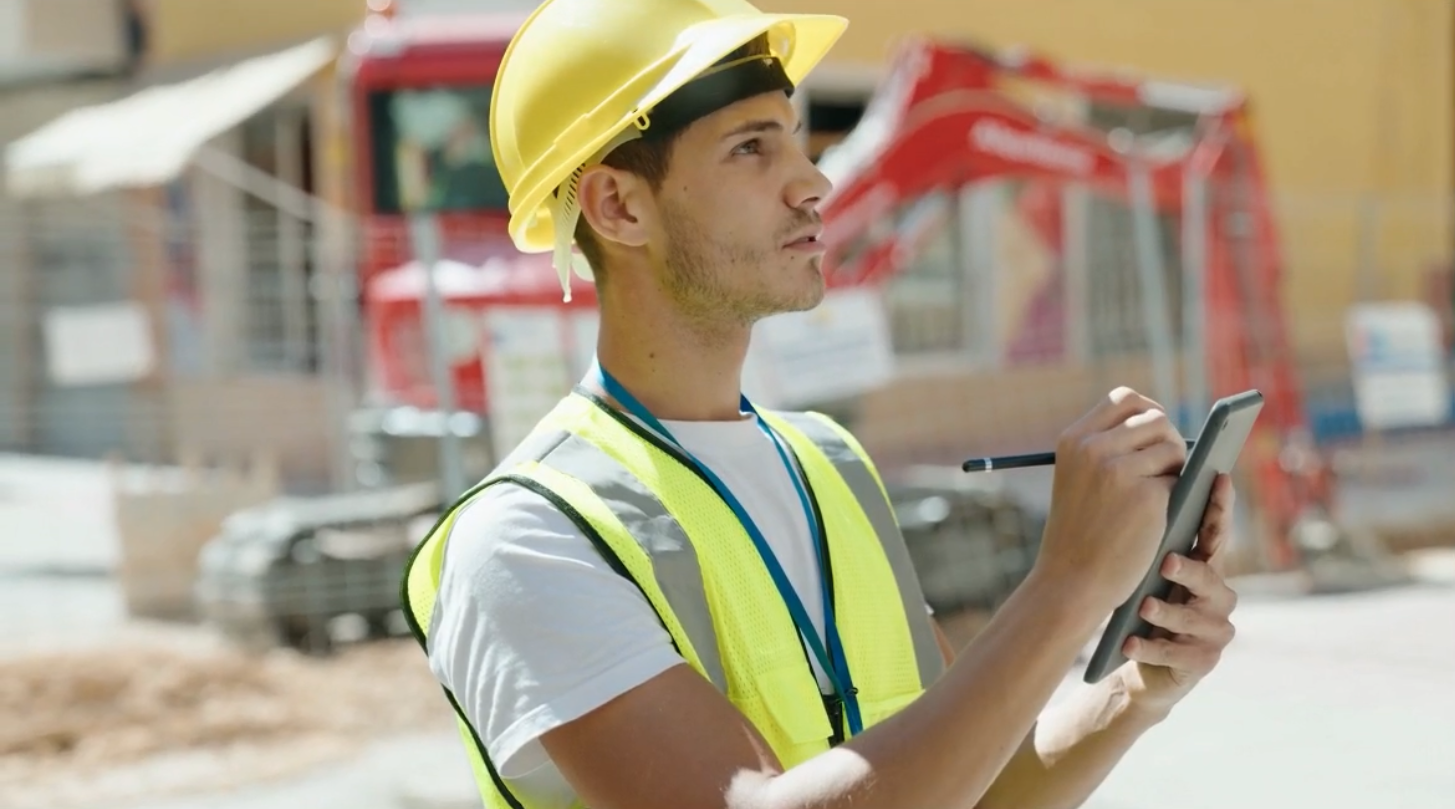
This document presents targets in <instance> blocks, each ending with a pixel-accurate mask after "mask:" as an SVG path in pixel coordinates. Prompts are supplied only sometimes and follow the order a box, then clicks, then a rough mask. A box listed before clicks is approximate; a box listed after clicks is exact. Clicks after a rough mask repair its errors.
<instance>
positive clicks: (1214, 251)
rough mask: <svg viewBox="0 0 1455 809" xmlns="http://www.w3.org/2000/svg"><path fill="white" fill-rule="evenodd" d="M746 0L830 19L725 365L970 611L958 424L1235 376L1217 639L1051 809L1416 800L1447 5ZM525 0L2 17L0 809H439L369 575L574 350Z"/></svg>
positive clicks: (1445, 468)
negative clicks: (796, 237)
mask: <svg viewBox="0 0 1455 809" xmlns="http://www.w3.org/2000/svg"><path fill="white" fill-rule="evenodd" d="M758 5H759V6H760V7H761V8H763V9H764V10H768V11H788V10H792V11H820V12H834V13H841V14H845V15H847V16H848V17H850V19H851V26H850V28H849V30H848V32H847V34H846V35H845V37H844V38H843V40H842V41H841V42H840V44H839V46H838V47H837V49H836V51H835V52H834V53H833V55H832V57H831V59H830V61H829V62H827V63H825V64H824V65H823V66H822V67H821V68H820V69H819V70H818V71H817V72H816V73H815V74H814V75H813V76H811V77H810V78H809V79H808V80H807V81H806V82H805V84H804V85H803V87H802V88H801V89H800V91H799V92H798V93H796V94H795V96H794V99H795V102H796V103H797V104H798V105H799V111H800V114H801V115H802V116H803V118H804V121H805V123H806V126H805V127H804V138H805V144H806V146H807V148H809V150H810V151H811V153H812V154H813V156H814V158H815V159H816V160H818V161H819V164H820V166H821V167H822V168H823V170H824V171H825V173H827V174H828V175H829V176H830V177H831V178H832V179H833V181H834V183H835V191H834V194H833V196H832V197H831V198H830V199H829V200H828V201H826V203H825V206H824V208H823V211H824V215H825V221H826V225H827V228H828V230H827V233H826V238H827V239H828V240H829V243H830V253H829V256H828V260H827V265H826V266H827V269H828V274H829V279H830V286H831V291H830V294H829V296H828V298H827V299H826V301H825V303H824V304H823V305H822V306H821V307H820V308H819V309H818V310H816V311H814V312H812V313H807V314H802V315H792V316H781V317H777V318H773V319H770V320H768V321H764V322H763V323H762V324H761V325H760V327H759V333H758V334H757V335H756V338H755V343H754V348H753V352H752V355H751V356H750V361H749V367H748V380H747V385H748V387H749V388H750V390H749V392H750V393H751V394H752V395H754V396H755V397H756V398H757V399H758V400H759V401H760V402H762V403H766V404H769V405H771V406H779V407H792V408H812V409H818V410H822V411H825V412H830V413H832V414H834V415H835V416H837V417H838V418H840V419H842V420H844V421H845V422H846V423H848V424H849V425H850V426H851V427H852V428H853V429H854V431H855V432H856V434H857V435H858V436H859V437H860V438H861V440H862V441H863V443H864V444H865V446H866V448H867V449H868V450H869V451H870V452H871V453H872V454H873V455H874V456H875V458H876V459H877V461H878V463H879V465H880V467H881V470H882V471H883V472H884V475H885V477H886V479H887V482H888V484H889V488H890V490H891V496H892V497H893V498H894V500H895V504H896V508H897V511H898V514H899V517H900V520H901V523H902V525H903V526H904V529H905V532H906V535H907V537H908V540H909V543H910V545H911V549H912V552H913V554H914V558H915V562H916V565H917V567H918V569H919V572H920V575H921V579H922V581H923V584H924V587H925V590H926V593H927V595H928V597H929V598H930V600H931V602H932V603H933V604H934V606H935V607H936V608H937V611H938V614H939V615H940V617H941V619H942V620H943V621H944V622H945V624H946V626H947V628H948V630H949V631H950V634H951V635H952V636H953V639H954V640H955V642H956V643H957V644H964V643H967V642H969V641H970V640H971V639H972V638H973V637H974V635H975V633H976V631H977V630H978V629H979V627H981V626H982V625H983V623H984V621H985V620H986V619H987V618H988V617H989V616H990V615H992V614H993V612H994V610H995V608H996V607H997V605H998V604H999V603H1000V602H1001V600H1003V599H1004V597H1005V596H1006V594H1007V593H1008V592H1009V591H1010V590H1011V589H1012V588H1013V587H1014V586H1015V585H1016V584H1017V583H1018V582H1019V580H1020V577H1021V576H1022V575H1024V573H1025V572H1026V570H1027V569H1028V567H1029V565H1030V563H1031V561H1032V560H1033V559H1034V558H1035V552H1036V544H1037V540H1038V537H1039V531H1040V526H1041V524H1042V523H1043V521H1044V514H1045V510H1046V507H1047V503H1048V500H1049V489H1050V477H1049V472H1047V471H1046V470H1027V471H1014V472H997V473H990V474H978V475H967V474H964V473H962V472H960V471H959V463H960V461H961V460H963V459H964V458H966V457H969V456H978V455H988V454H992V453H1000V452H1019V451H1038V450H1045V449H1049V448H1050V447H1051V446H1052V444H1053V442H1054V440H1055V438H1056V436H1057V434H1058V433H1059V431H1060V430H1061V429H1062V428H1064V427H1065V426H1066V425H1067V424H1068V423H1069V422H1070V421H1071V420H1072V419H1074V418H1075V417H1076V416H1078V415H1079V414H1081V413H1082V412H1084V411H1085V410H1086V409H1087V408H1089V407H1090V406H1091V404H1092V403H1093V401H1094V400H1095V399H1096V398H1097V397H1098V396H1101V395H1104V394H1105V393H1106V392H1107V391H1108V390H1110V389H1111V388H1113V387H1115V386H1117V385H1122V384H1129V385H1132V386H1134V387H1136V388H1138V389H1139V390H1142V391H1143V392H1146V393H1148V394H1150V395H1152V396H1153V397H1154V398H1156V399H1158V400H1159V401H1160V402H1162V403H1163V404H1164V405H1166V406H1167V407H1168V408H1169V412H1172V413H1173V414H1175V415H1176V417H1177V419H1178V421H1179V424H1180V425H1181V427H1182V429H1183V431H1184V432H1185V433H1187V434H1188V435H1194V434H1195V433H1196V431H1197V429H1198V427H1199V425H1200V423H1201V420H1202V418H1203V417H1204V415H1205V414H1206V412H1207V409H1208V407H1209V406H1210V405H1211V403H1212V402H1213V401H1214V400H1215V399H1216V398H1218V397H1220V396H1223V395H1226V394H1229V393H1234V392H1237V391H1241V390H1244V389H1246V388H1250V387H1256V388H1258V389H1260V390H1262V391H1263V392H1264V394H1265V396H1266V397H1267V406H1266V407H1265V409H1264V411H1263V414H1262V416H1261V418H1260V420H1259V426H1258V430H1257V432H1256V433H1255V435H1254V436H1253V438H1252V439H1251V440H1250V442H1249V444H1248V446H1247V448H1246V450H1245V451H1244V454H1243V456H1242V459H1241V460H1240V463H1239V471H1238V474H1237V481H1236V483H1237V487H1238V496H1239V525H1238V530H1237V533H1236V537H1235V545H1234V547H1233V548H1232V552H1231V554H1230V558H1229V573H1230V575H1232V576H1233V577H1234V578H1233V581H1234V584H1235V587H1236V588H1237V589H1238V590H1239V592H1240V594H1241V595H1242V600H1241V604H1240V607H1239V612H1238V615H1237V616H1236V617H1235V621H1236V623H1237V624H1238V627H1239V630H1240V633H1239V637H1238V639H1237V641H1236V642H1235V644H1234V646H1233V647H1232V648H1231V649H1230V650H1229V652H1228V654H1227V656H1226V657H1225V659H1224V661H1223V664H1222V666H1221V667H1220V668H1219V670H1218V671H1217V672H1216V673H1215V674H1214V675H1213V676H1212V677H1211V678H1210V679H1209V680H1207V681H1206V682H1205V683H1203V684H1202V685H1201V686H1200V688H1199V689H1198V691H1197V692H1196V693H1195V695H1194V696H1193V697H1191V698H1190V699H1189V700H1188V701H1187V703H1186V704H1185V705H1184V706H1182V707H1181V708H1179V709H1178V711H1177V713H1176V714H1175V715H1174V716H1173V717H1172V718H1171V719H1170V720H1169V721H1168V722H1167V723H1166V725H1165V726H1163V727H1161V728H1159V729H1157V730H1156V731H1154V732H1153V733H1152V734H1151V736H1149V737H1148V738H1147V739H1146V740H1145V741H1144V742H1143V743H1141V744H1140V745H1139V746H1138V747H1137V748H1136V749H1135V750H1134V751H1133V752H1132V753H1131V755H1130V756H1129V757H1128V758H1127V760H1126V761H1125V762H1124V764H1123V765H1122V766H1121V767H1120V768H1118V770H1117V771H1116V772H1115V773H1114V774H1113V775H1112V777H1111V778H1110V779H1109V780H1108V781H1107V783H1106V784H1105V785H1104V786H1103V787H1102V789H1100V790H1099V791H1098V793H1097V794H1096V795H1095V796H1094V797H1093V798H1092V800H1091V802H1090V803H1089V804H1088V806H1091V807H1093V809H1152V807H1160V806H1164V805H1166V802H1167V801H1168V800H1175V801H1176V802H1177V803H1178V805H1180V806H1182V807H1185V808H1186V809H1193V808H1194V807H1195V808H1197V809H1202V808H1204V807H1207V808H1211V807H1220V808H1222V807H1226V808H1227V809H1233V807H1236V808H1237V809H1261V808H1262V807H1279V809H1290V808H1291V807H1315V806H1317V807H1322V808H1323V809H1339V808H1340V807H1356V806H1357V807H1361V808H1362V807H1366V806H1371V805H1377V806H1390V807H1408V808H1409V809H1451V808H1452V807H1455V590H1452V589H1451V586H1452V584H1455V496H1452V494H1455V486H1452V483H1451V482H1450V481H1451V479H1452V473H1455V406H1452V397H1451V387H1452V382H1451V379H1452V377H1451V370H1452V363H1451V359H1450V357H1451V351H1450V349H1451V347H1452V339H1455V338H1452V334H1455V327H1452V323H1455V284H1452V260H1455V218H1452V215H1455V210H1452V203H1455V5H1452V4H1451V3H1448V2H1440V1H1439V0H1325V2H1320V3H1311V2H1306V1H1304V0H1257V2H1255V0H1236V1H1234V0H1182V2H1178V3H1166V2H1155V0H1075V2H1072V0H1042V2H1039V3H1012V2H1005V1H1004V0H1000V1H999V2H997V1H996V0H954V1H953V2H952V1H951V0H898V2H894V3H883V2H872V1H871V0H834V1H833V2H830V1H829V0H794V2H778V0H760V2H759V3H758ZM534 6H535V3H533V2H528V0H518V1H516V2H502V1H501V0H394V2H387V1H386V0H367V1H366V0H247V1H246V2H244V1H243V0H0V147H3V150H4V161H3V164H4V184H3V193H0V346H3V350H0V717H3V719H0V809H21V808H22V807H23V808H24V809H39V808H40V807H67V808H68V807H94V806H103V805H104V806H109V807H122V806H135V807H139V808H140V809H181V807H229V808H230V809H256V808H258V807H278V808H280V809H289V808H291V807H303V806H308V807H318V808H322V809H327V808H328V807H345V806H347V807H350V809H393V807H423V806H429V807H470V806H477V805H478V798H476V797H474V795H473V785H472V783H471V781H470V777H469V773H468V769H467V766H466V764H465V759H464V757H463V755H462V753H461V752H460V750H459V748H458V738H457V736H456V735H455V730H454V725H453V719H452V715H451V714H450V713H449V709H448V707H447V704H446V703H445V701H444V700H443V698H442V696H441V694H440V692H439V690H438V687H437V686H436V685H435V684H434V681H433V680H432V678H431V677H430V675H429V672H428V669H427V667H426V665H425V662H424V658H423V655H422V653H421V652H420V651H419V649H418V647H417V646H416V645H415V644H414V642H413V640H412V639H410V638H409V636H408V631H407V628H406V627H405V626H404V623H403V621H402V616H401V615H400V614H399V611H398V603H397V583H398V575H399V571H400V569H401V566H402V564H403V561H404V559H405V558H406V556H407V554H408V552H409V550H410V549H411V548H412V546H413V544H414V543H415V542H416V541H418V539H419V538H420V537H421V536H422V535H423V533H424V531H426V530H427V529H428V527H429V526H430V524H431V521H432V520H433V518H434V516H435V515H437V514H438V512H439V509H440V507H441V504H442V503H443V502H445V501H446V500H448V499H449V498H450V497H451V496H452V495H454V494H457V493H459V492H460V491H462V490H463V488H465V487H466V486H468V485H469V483H470V482H472V481H473V480H475V479H478V478H479V477H480V476H481V475H483V474H484V473H485V472H487V471H488V470H489V469H490V468H491V466H492V465H493V463H494V461H495V459H496V458H498V457H499V456H500V454H501V453H502V449H508V448H509V447H510V446H511V445H512V444H513V443H514V442H515V441H517V440H519V438H520V437H521V436H522V435H523V434H524V431H526V430H528V429H529V427H530V425H531V424H532V423H534V421H535V420H536V419H537V418H539V417H540V416H541V415H542V414H543V413H544V411H545V410H546V409H547V408H549V407H550V405H551V404H552V403H554V402H555V401H556V400H557V398H558V397H560V396H561V395H562V394H563V393H564V392H565V391H567V390H568V389H569V385H570V384H571V383H572V382H573V381H574V380H575V379H577V378H579V375H580V374H581V373H582V371H583V369H584V368H585V364H586V363H587V362H588V361H589V358H590V357H591V353H592V349H593V341H594V327H595V321H594V319H593V317H594V306H595V304H594V300H593V297H592V293H591V289H590V288H589V286H583V285H581V284H580V283H579V281H578V282H577V285H576V288H575V294H574V299H573V300H572V301H571V302H570V303H563V302H562V301H561V295H560V288H559V286H558V283H557V281H556V278H555V274H554V271H553V270H552V269H551V268H550V266H549V256H547V255H521V254H519V253H517V252H516V251H514V250H513V248H512V247H511V245H510V241H509V239H508V237H507V236H506V234H505V230H504V225H505V221H506V211H505V195H504V192H503V189H502V187H501V183H500V180H499V178H498V175H497V174H496V173H495V168H494V166H493V163H492V156H491V152H490V147H489V141H488V137H489V133H488V110H489V103H490V88H491V82H492V77H493V75H494V71H495V69H496V66H497V65H498V62H499V59H500V55H501V53H502V51H503V49H504V47H505V45H506V43H507V42H508V41H509V38H510V36H511V35H512V34H513V32H514V31H515V29H516V27H517V26H518V25H519V24H520V22H521V21H522V20H523V19H524V15H525V14H527V13H528V12H529V11H530V10H531V9H532V8H533V7H534ZM426 267H433V268H434V272H425V271H424V268H426ZM1079 677H1080V674H1079V671H1074V672H1069V673H1068V676H1067V687H1068V688H1069V687H1073V686H1074V685H1075V683H1076V682H1079Z"/></svg>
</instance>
